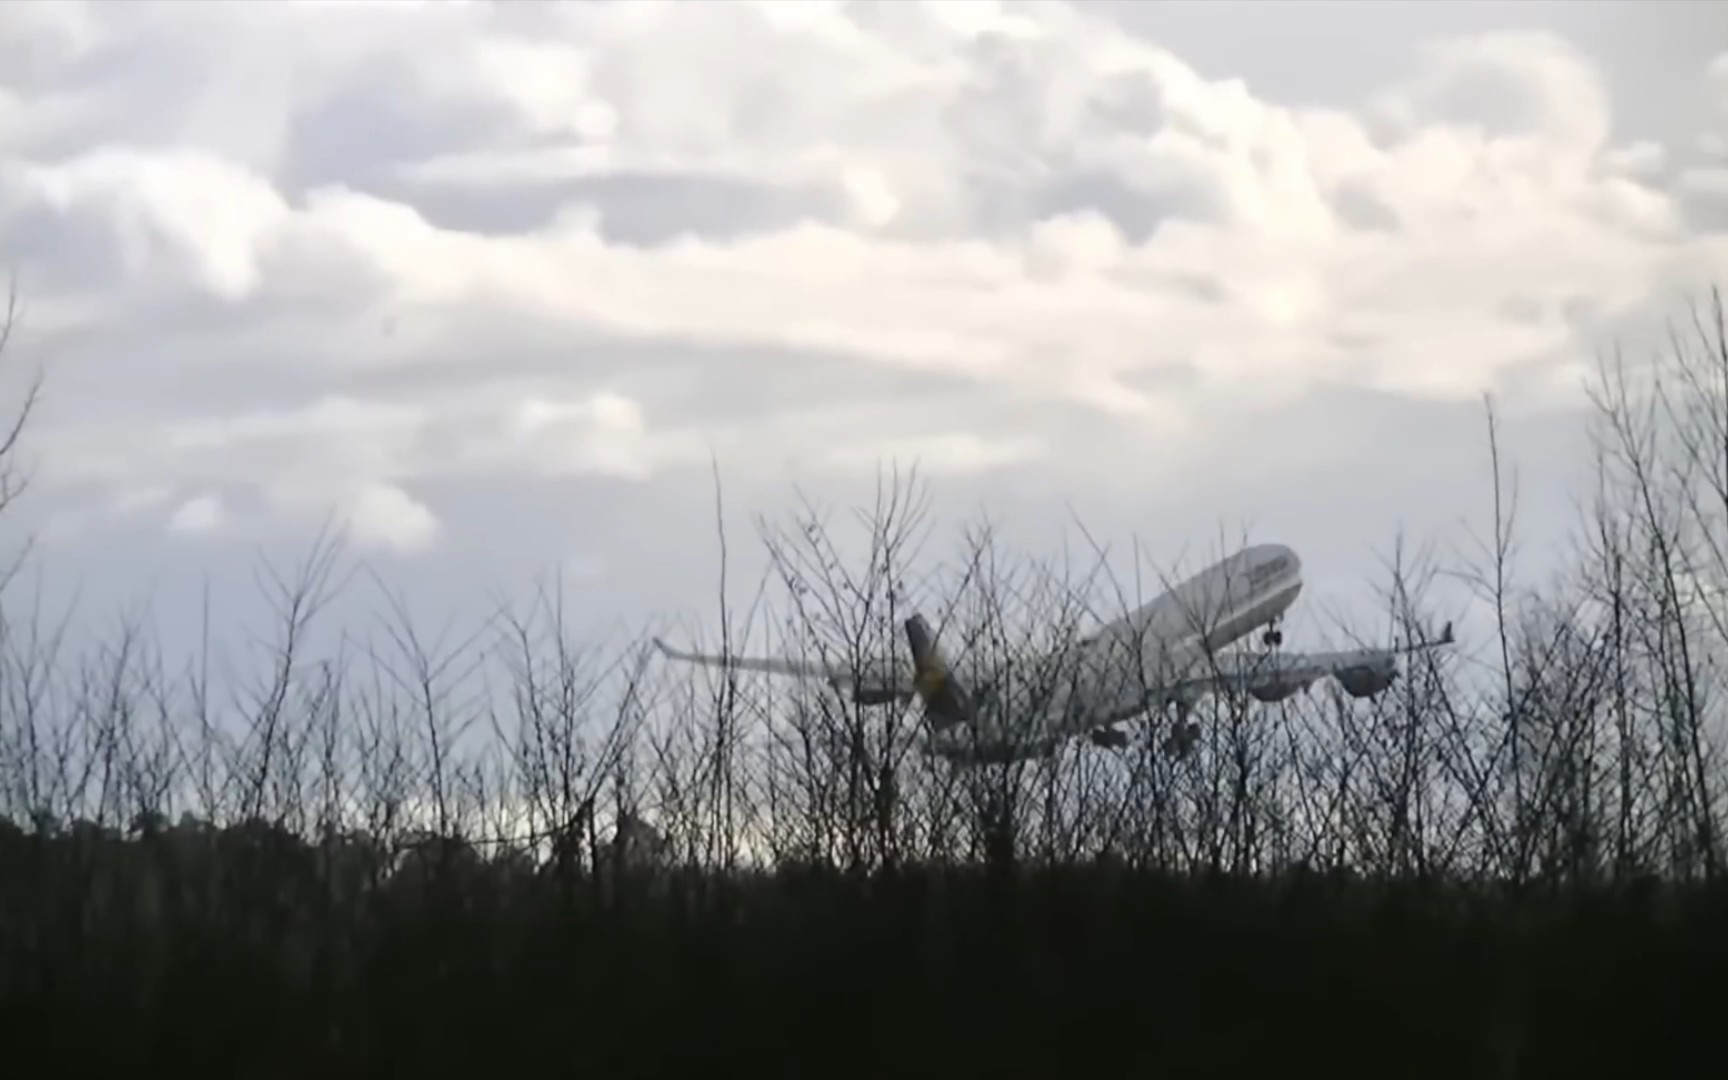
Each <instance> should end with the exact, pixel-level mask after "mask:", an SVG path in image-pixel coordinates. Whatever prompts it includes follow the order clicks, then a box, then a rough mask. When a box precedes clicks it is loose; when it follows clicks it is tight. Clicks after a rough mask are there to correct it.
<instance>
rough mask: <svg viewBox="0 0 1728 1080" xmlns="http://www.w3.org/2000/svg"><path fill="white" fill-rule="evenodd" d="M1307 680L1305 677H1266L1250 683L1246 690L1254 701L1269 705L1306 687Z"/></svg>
mask: <svg viewBox="0 0 1728 1080" xmlns="http://www.w3.org/2000/svg"><path fill="white" fill-rule="evenodd" d="M1308 682H1309V680H1307V679H1278V678H1273V679H1266V680H1264V681H1262V682H1256V683H1252V684H1250V685H1249V687H1248V692H1249V693H1250V694H1252V695H1254V700H1255V701H1260V702H1265V703H1266V704H1268V705H1270V704H1271V703H1272V702H1274V701H1283V700H1284V699H1285V698H1287V697H1289V696H1290V695H1291V694H1294V693H1296V692H1298V691H1300V690H1306V689H1308Z"/></svg>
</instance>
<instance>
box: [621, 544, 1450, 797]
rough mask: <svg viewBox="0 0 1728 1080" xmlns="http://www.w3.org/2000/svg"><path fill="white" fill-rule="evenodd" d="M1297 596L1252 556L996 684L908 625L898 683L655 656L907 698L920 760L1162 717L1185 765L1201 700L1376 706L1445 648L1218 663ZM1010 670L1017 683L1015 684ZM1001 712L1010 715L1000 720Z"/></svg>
mask: <svg viewBox="0 0 1728 1080" xmlns="http://www.w3.org/2000/svg"><path fill="white" fill-rule="evenodd" d="M1301 591H1302V563H1301V560H1300V559H1299V558H1297V556H1296V553H1295V551H1293V550H1291V549H1290V548H1289V547H1286V546H1284V545H1282V544H1259V545H1255V546H1252V547H1248V548H1245V549H1243V550H1241V551H1239V552H1237V553H1236V554H1234V555H1231V556H1230V557H1228V558H1226V559H1223V560H1221V561H1220V562H1218V563H1215V564H1214V565H1212V566H1210V567H1208V568H1207V569H1205V570H1202V571H1201V572H1199V573H1198V574H1195V575H1194V576H1193V577H1190V578H1188V579H1187V580H1185V581H1183V582H1182V583H1180V584H1178V585H1176V586H1174V587H1173V588H1171V589H1169V590H1168V591H1166V592H1165V593H1164V594H1163V595H1161V596H1159V597H1157V598H1156V599H1154V600H1152V601H1151V602H1150V603H1148V604H1145V605H1143V606H1141V607H1139V608H1136V609H1135V610H1134V611H1131V612H1129V613H1128V614H1127V615H1124V616H1123V617H1121V618H1119V619H1116V620H1114V621H1112V622H1109V623H1107V624H1105V625H1103V626H1101V627H1099V628H1098V629H1096V630H1094V631H1092V632H1091V633H1090V634H1087V635H1085V636H1084V637H1081V638H1080V639H1079V640H1078V641H1075V642H1073V643H1072V644H1071V645H1068V646H1065V647H1063V648H1061V649H1059V650H1057V651H1056V652H1055V653H1053V654H1050V655H1045V656H1037V657H1031V658H1029V659H1028V661H1027V662H1026V663H1025V664H1024V665H1008V666H1007V669H1006V670H1002V671H997V672H984V671H972V672H969V673H965V674H962V673H960V672H956V671H955V670H954V669H953V666H952V665H951V664H950V663H949V661H948V659H947V658H946V656H945V655H944V654H943V652H942V649H941V647H940V646H939V645H938V643H937V641H936V635H935V633H934V632H933V631H932V630H931V628H930V625H929V623H928V622H927V621H926V620H925V618H924V617H923V615H921V614H917V613H914V614H913V615H912V616H911V617H910V618H908V619H907V620H906V622H905V624H904V629H905V633H906V641H907V645H908V648H909V651H910V653H911V658H912V664H911V667H910V670H908V669H907V668H905V667H904V666H902V665H899V664H894V663H881V662H877V663H864V664H860V665H850V664H846V665H842V664H825V663H820V662H807V661H802V660H794V659H790V658H749V657H722V656H716V655H711V654H704V653H697V652H688V651H684V650H679V649H675V648H673V647H671V646H670V645H667V644H666V643H665V642H664V641H662V640H661V639H659V638H655V639H654V644H655V646H656V648H658V649H659V651H660V652H661V653H662V654H663V655H665V656H667V657H668V658H670V659H673V660H679V661H683V662H687V663H693V664H700V665H707V666H719V667H729V668H731V669H732V670H735V671H754V672H759V673H763V674H770V675H783V676H790V677H793V678H803V679H820V680H823V681H826V682H828V683H829V684H830V685H832V686H833V687H834V688H835V689H836V690H837V691H839V692H841V693H849V694H850V696H851V697H852V699H853V700H854V701H856V702H857V703H858V704H860V705H866V706H871V705H889V704H898V705H901V706H905V705H908V704H910V703H911V702H912V701H913V700H915V699H916V700H918V701H919V702H921V703H922V705H923V710H924V717H925V720H926V721H927V725H928V726H927V734H926V736H925V739H924V741H923V744H922V745H923V748H924V750H925V751H926V752H927V753H930V754H932V755H934V756H936V757H940V758H944V759H947V760H948V761H949V762H950V763H952V764H954V765H957V766H975V765H987V764H1007V763H1011V762H1015V761H1021V760H1026V759H1031V758H1038V757H1049V756H1051V755H1053V754H1055V753H1056V752H1057V750H1058V749H1059V748H1060V747H1061V746H1062V745H1064V744H1065V743H1067V742H1069V741H1070V740H1073V739H1076V738H1078V737H1080V736H1082V735H1084V736H1085V737H1086V738H1087V739H1088V740H1089V741H1090V742H1091V743H1092V744H1093V745H1095V746H1101V747H1109V748H1114V749H1121V748H1123V747H1126V746H1127V745H1128V743H1129V734H1128V732H1127V731H1125V730H1123V729H1122V727H1121V726H1120V725H1123V724H1125V723H1127V722H1128V721H1132V720H1135V719H1137V718H1139V717H1141V716H1143V715H1147V714H1151V713H1157V712H1170V711H1174V713H1175V716H1174V718H1173V719H1174V725H1173V732H1172V734H1171V736H1170V738H1169V739H1167V740H1166V743H1165V749H1166V751H1167V752H1170V753H1173V754H1175V755H1178V756H1181V755H1185V754H1187V753H1188V752H1189V751H1190V750H1191V749H1192V747H1193V745H1194V743H1195V742H1196V741H1197V740H1198V737H1199V733H1200V732H1199V725H1198V724H1194V723H1190V722H1189V721H1188V714H1189V712H1190V711H1192V709H1193V707H1194V706H1195V705H1197V704H1198V703H1199V702H1200V701H1201V699H1203V698H1204V697H1205V696H1206V695H1208V694H1220V693H1222V694H1232V693H1247V694H1249V695H1251V696H1252V697H1254V698H1255V699H1256V700H1257V701H1260V702H1263V703H1271V702H1277V701H1282V700H1283V699H1285V698H1288V697H1290V696H1291V695H1293V694H1296V693H1298V692H1300V691H1303V690H1306V689H1308V688H1309V687H1310V686H1312V685H1313V684H1314V683H1316V682H1318V681H1319V680H1321V679H1324V678H1327V677H1331V678H1333V679H1335V680H1337V682H1338V684H1339V685H1340V686H1341V687H1343V689H1344V691H1345V692H1346V693H1348V694H1349V695H1350V696H1351V697H1355V698H1368V697H1374V696H1376V695H1378V694H1380V693H1382V692H1384V691H1385V690H1386V689H1387V688H1388V687H1390V686H1391V685H1392V683H1393V682H1394V681H1395V680H1396V679H1397V676H1398V658H1399V657H1400V656H1402V655H1407V654H1410V653H1415V652H1418V651H1422V650H1427V649H1433V648H1438V647H1440V646H1444V645H1450V644H1452V643H1453V641H1454V638H1453V634H1452V624H1451V623H1447V624H1446V626H1445V628H1444V629H1443V630H1442V631H1441V633H1440V635H1439V637H1437V638H1433V639H1431V640H1426V641H1420V642H1415V643H1412V644H1408V645H1404V646H1402V647H1385V648H1365V649H1350V650H1345V651H1338V652H1321V653H1283V652H1278V651H1267V652H1262V653H1254V652H1245V651H1233V652H1222V653H1221V652H1219V651H1218V650H1220V649H1222V648H1224V647H1225V646H1228V645H1231V644H1233V643H1235V642H1237V641H1240V640H1241V639H1243V638H1245V637H1247V636H1248V635H1249V634H1251V633H1253V632H1254V631H1255V630H1262V629H1263V633H1262V636H1261V641H1262V643H1263V644H1264V645H1265V646H1266V647H1267V648H1268V649H1269V650H1276V649H1277V648H1278V647H1279V646H1280V645H1282V644H1283V631H1282V629H1281V628H1280V627H1281V621H1282V617H1283V615H1284V613H1285V612H1286V611H1287V610H1289V608H1290V605H1291V604H1292V603H1294V602H1295V600H1296V597H1297V595H1298V594H1299V593H1300V592H1301ZM1017 666H1018V667H1020V670H1021V671H1022V672H1027V675H1026V677H1024V678H1018V679H1017V678H1016V677H1015V676H1016V675H1017V674H1019V672H1016V671H1015V670H1014V668H1015V667H1017ZM1007 697H1014V698H1016V700H1014V701H1013V702H1008V701H1006V700H1005V698H1007ZM1008 713H1013V714H1015V715H1013V717H1012V719H1010V718H1008V717H1007V716H1006V715H1005V714H1008Z"/></svg>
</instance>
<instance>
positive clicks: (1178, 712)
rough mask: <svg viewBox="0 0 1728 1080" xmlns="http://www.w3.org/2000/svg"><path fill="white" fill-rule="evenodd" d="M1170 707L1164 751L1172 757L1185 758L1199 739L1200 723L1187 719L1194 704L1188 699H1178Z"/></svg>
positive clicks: (1192, 750)
mask: <svg viewBox="0 0 1728 1080" xmlns="http://www.w3.org/2000/svg"><path fill="white" fill-rule="evenodd" d="M1174 706H1175V707H1174V708H1172V709H1171V715H1170V718H1169V722H1170V734H1169V735H1167V736H1165V738H1164V747H1163V749H1164V752H1165V753H1166V754H1168V755H1170V756H1171V757H1174V758H1185V757H1187V756H1188V755H1189V754H1191V753H1193V752H1194V746H1195V744H1196V743H1198V742H1199V741H1200V725H1199V724H1197V723H1195V722H1194V721H1192V720H1190V719H1188V715H1189V713H1191V712H1193V710H1194V704H1193V702H1190V701H1183V700H1178V701H1176V702H1174Z"/></svg>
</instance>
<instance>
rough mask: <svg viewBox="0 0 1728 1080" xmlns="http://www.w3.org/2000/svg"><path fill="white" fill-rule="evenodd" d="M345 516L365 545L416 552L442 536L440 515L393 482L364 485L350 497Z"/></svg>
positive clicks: (350, 533)
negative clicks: (440, 532) (438, 516)
mask: <svg viewBox="0 0 1728 1080" xmlns="http://www.w3.org/2000/svg"><path fill="white" fill-rule="evenodd" d="M342 518H343V521H344V523H345V524H346V525H347V527H348V533H349V535H350V536H352V537H353V539H354V540H355V542H356V543H357V544H359V545H360V546H361V547H362V548H382V549H385V550H389V551H395V552H398V553H401V554H408V555H412V554H418V553H420V552H423V551H426V550H427V549H429V548H430V547H431V546H432V544H433V542H434V541H436V540H437V538H438V530H439V524H438V519H437V517H436V516H434V515H433V513H432V511H431V510H429V509H427V507H426V505H425V504H424V503H422V502H420V501H419V500H417V499H415V498H414V497H413V496H412V495H409V494H408V493H407V492H406V491H403V490H402V489H401V488H399V487H396V486H395V485H393V484H381V483H370V484H363V485H361V486H360V487H359V488H357V489H356V490H355V491H354V492H353V493H352V494H351V495H350V496H349V498H348V499H347V501H346V504H345V505H344V506H343V508H342Z"/></svg>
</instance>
